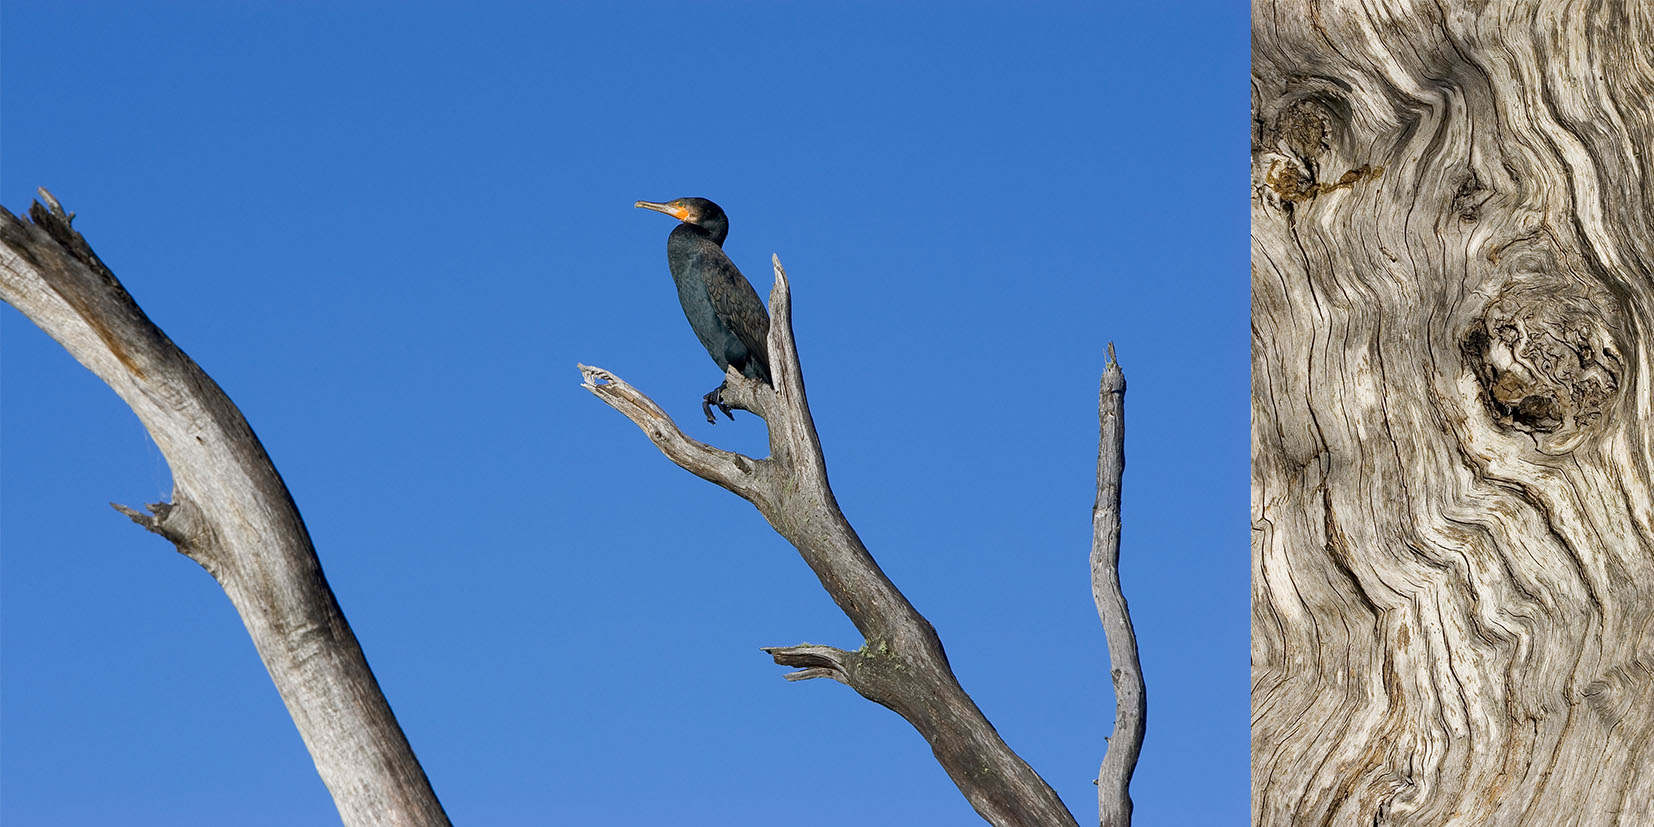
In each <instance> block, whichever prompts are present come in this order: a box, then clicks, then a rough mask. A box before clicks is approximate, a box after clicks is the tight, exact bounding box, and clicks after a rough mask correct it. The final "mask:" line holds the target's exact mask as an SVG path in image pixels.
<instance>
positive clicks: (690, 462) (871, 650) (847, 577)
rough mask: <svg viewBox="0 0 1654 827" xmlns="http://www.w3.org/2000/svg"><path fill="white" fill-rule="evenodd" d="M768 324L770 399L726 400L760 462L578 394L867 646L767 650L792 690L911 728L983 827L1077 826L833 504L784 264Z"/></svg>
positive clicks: (739, 385) (609, 380) (601, 378)
mask: <svg viewBox="0 0 1654 827" xmlns="http://www.w3.org/2000/svg"><path fill="white" fill-rule="evenodd" d="M770 316H771V323H770V335H769V351H770V367H771V369H772V371H773V374H774V380H775V387H774V388H773V389H771V388H770V387H768V386H766V385H764V383H762V382H759V381H756V380H750V379H747V378H745V377H743V376H741V375H739V374H737V373H735V372H734V371H730V372H729V373H728V374H727V378H728V383H729V384H728V390H727V391H726V392H725V397H724V398H725V399H726V400H729V401H731V402H732V403H734V404H737V405H738V406H739V407H743V408H745V409H747V410H749V411H752V412H754V413H757V414H758V415H760V416H762V417H763V418H764V419H765V421H766V422H768V424H769V432H770V456H769V458H767V459H753V458H752V457H747V456H743V455H741V454H736V453H731V452H728V451H721V450H719V449H717V448H713V447H711V446H709V445H706V444H705V443H702V442H698V441H696V440H694V439H691V438H689V437H688V436H686V435H685V434H684V433H683V431H682V430H680V429H679V428H678V426H677V425H676V424H674V423H673V422H672V419H671V418H670V417H668V416H667V415H666V414H665V413H664V412H663V411H661V409H660V408H659V407H658V406H656V405H655V403H654V402H652V401H650V400H649V398H648V397H646V396H644V395H643V394H642V393H640V392H639V391H638V390H637V389H635V388H633V387H632V386H631V385H628V384H626V383H625V382H623V381H621V380H620V379H618V378H617V377H615V376H614V375H613V374H611V373H609V372H608V371H605V370H602V369H600V368H594V367H587V366H585V365H581V366H580V370H581V373H582V374H583V375H584V376H585V387H586V388H587V389H588V390H590V391H591V392H592V393H594V394H596V395H597V396H598V398H600V399H602V400H603V401H605V402H607V403H609V404H610V405H612V406H613V407H614V408H615V409H616V410H618V411H620V412H621V413H623V414H625V415H626V416H627V417H628V418H629V419H631V420H632V421H633V422H634V423H636V424H637V426H638V427H639V428H642V429H643V432H644V433H645V434H647V435H648V436H649V438H650V439H651V440H653V441H654V443H655V445H656V446H658V447H659V448H660V449H661V451H662V452H663V453H665V454H666V456H667V458H669V459H671V460H672V461H673V462H675V463H677V464H678V465H679V466H681V467H683V468H684V469H686V470H688V471H690V472H691V473H694V474H695V475H697V476H699V477H701V478H703V479H706V480H709V481H711V482H714V483H717V484H718V485H721V486H723V487H724V488H727V489H729V490H730V491H733V492H735V493H736V494H739V495H740V496H741V497H743V498H745V499H747V500H749V501H750V502H752V504H753V505H754V506H756V507H757V508H758V511H759V513H761V514H763V515H764V518H765V519H766V520H768V521H769V523H770V525H771V526H773V527H774V528H775V530H776V531H777V532H778V533H780V534H781V536H783V537H785V538H786V539H787V540H788V541H789V542H791V543H792V544H793V546H795V547H796V548H797V549H798V551H799V554H801V555H802V556H803V557H804V561H805V562H806V563H808V564H809V566H810V568H811V569H812V570H813V571H815V573H816V576H817V577H818V578H820V580H821V585H822V586H823V587H824V588H826V589H827V593H828V594H829V595H831V596H832V598H833V601H834V602H836V603H837V604H838V605H839V608H840V609H842V610H843V611H844V613H845V614H846V615H847V616H848V617H849V618H850V621H851V622H852V623H854V624H855V626H856V629H857V630H858V631H860V632H861V634H862V636H863V638H864V639H865V640H864V642H863V644H862V646H861V648H859V649H856V650H855V651H849V650H845V649H838V648H834V647H831V646H809V645H805V646H789V647H775V648H768V649H765V650H764V651H766V652H768V653H769V654H770V656H771V657H773V658H774V659H775V662H776V663H778V664H781V665H782V666H792V667H797V669H798V671H796V672H793V673H791V674H789V675H788V676H787V677H788V678H789V679H791V680H804V679H808V678H832V679H833V680H836V681H839V682H840V683H844V684H846V685H848V686H849V687H851V688H852V689H854V690H856V691H857V692H858V693H860V694H861V695H862V696H863V697H865V698H867V699H868V700H871V701H874V702H875V703H878V704H880V705H882V706H885V707H888V708H890V709H891V710H894V711H895V712H896V713H897V714H899V715H901V716H902V717H903V718H905V719H907V721H908V722H909V723H911V724H912V725H913V727H914V728H915V729H917V730H918V731H919V734H921V735H923V736H924V738H925V740H926V741H927V742H929V743H930V746H931V750H932V751H933V752H934V753H935V755H936V760H937V761H938V762H939V763H940V764H941V765H942V768H943V769H944V770H946V771H947V773H948V776H949V777H951V778H952V779H953V781H954V783H955V784H957V785H958V786H959V789H960V791H961V792H963V793H964V794H965V797H966V798H967V799H968V800H969V801H970V802H971V806H973V807H975V808H976V811H977V812H978V813H980V814H981V815H982V817H983V818H985V819H987V820H988V821H989V822H992V823H993V824H996V825H1006V826H1007V827H1008V826H1009V825H1019V827H1035V825H1039V826H1040V827H1049V825H1073V824H1075V823H1076V822H1075V821H1074V817H1073V816H1072V815H1071V814H1070V813H1069V812H1068V810H1067V808H1066V807H1064V806H1063V803H1062V801H1061V799H1059V798H1058V797H1057V794H1056V792H1054V791H1053V790H1052V789H1051V787H1050V786H1049V785H1048V784H1046V783H1045V780H1044V779H1042V778H1040V777H1039V775H1038V774H1036V773H1035V772H1034V770H1033V769H1032V768H1030V767H1029V766H1028V764H1026V763H1025V762H1024V761H1023V760H1022V759H1021V758H1019V757H1018V756H1017V755H1016V753H1014V752H1012V751H1011V748H1010V747H1008V746H1006V744H1005V742H1004V740H1002V739H1001V738H1000V737H999V733H997V732H995V731H994V728H993V726H992V725H991V724H989V723H988V719H987V718H986V717H984V716H983V714H982V712H981V710H979V709H977V706H976V704H975V702H973V701H972V700H971V698H970V696H969V695H967V694H965V690H964V689H963V688H961V687H960V685H959V681H958V679H956V678H955V677H954V675H953V670H952V669H951V668H950V667H949V666H948V658H947V655H946V654H944V653H943V651H942V641H941V639H940V638H938V637H937V636H936V631H935V630H934V629H932V628H931V625H930V622H929V621H927V620H925V618H924V617H923V616H921V615H920V614H919V612H918V611H917V610H916V609H914V608H913V605H912V604H911V603H909V602H908V601H907V598H906V597H904V596H902V593H901V592H900V591H898V590H897V589H896V586H895V585H894V584H892V583H891V582H890V579H889V578H887V577H885V574H884V572H883V571H881V570H880V569H879V566H878V564H877V563H875V562H874V561H873V556H872V555H871V554H869V553H868V551H867V548H866V546H863V545H862V542H861V540H860V538H858V537H857V536H856V532H855V529H853V528H851V527H850V523H849V521H848V520H846V519H845V517H844V514H843V512H841V511H840V510H839V507H838V503H837V502H836V501H835V500H834V499H833V492H832V489H831V488H830V487H829V486H828V484H827V468H826V463H825V461H824V460H823V458H822V453H821V444H820V441H819V439H818V438H817V436H816V431H815V425H814V423H813V422H812V421H811V419H810V408H809V405H808V403H807V401H806V399H805V396H804V380H803V377H802V375H801V374H800V372H799V365H798V351H797V349H796V348H795V346H794V343H793V329H792V309H791V297H790V294H789V292H788V287H787V274H786V272H785V271H784V270H782V269H781V262H780V260H779V259H777V260H775V288H774V290H773V291H771V293H770Z"/></svg>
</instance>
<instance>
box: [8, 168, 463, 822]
mask: <svg viewBox="0 0 1654 827" xmlns="http://www.w3.org/2000/svg"><path fill="white" fill-rule="evenodd" d="M40 194H41V199H42V200H43V201H45V203H46V206H42V205H40V204H35V205H34V206H33V207H32V208H31V209H30V210H29V215H30V218H31V219H33V223H32V224H31V223H26V222H24V221H22V220H21V219H19V218H18V217H17V216H15V215H13V214H12V213H11V212H9V211H7V210H5V209H4V208H0V297H3V298H4V299H5V300H6V302H7V303H9V304H11V305H12V306H13V307H15V308H17V309H18V310H19V311H21V312H22V313H23V314H24V315H25V316H28V317H29V319H30V320H32V321H33V322H34V323H35V324H36V325H39V326H40V328H41V329H42V330H44V331H46V333H47V334H49V335H50V336H51V337H52V338H54V339H56V340H57V341H58V342H59V343H61V344H62V345H63V347H64V348H65V349H67V350H68V351H69V353H70V354H72V355H73V356H74V357H75V358H76V359H78V360H80V363H81V364H83V365H85V366H86V367H87V368H89V369H90V370H91V371H92V372H93V373H95V374H97V375H98V377H99V378H100V379H102V380H103V381H104V382H106V383H108V384H109V386H110V387H111V388H113V389H114V391H115V393H117V394H119V395H120V397H121V399H122V400H124V401H125V402H126V403H127V405H129V406H131V408H132V410H133V412H134V413H136V414H137V415H138V418H139V419H140V420H141V421H142V422H143V424H144V428H145V429H146V430H148V431H149V434H150V436H151V437H153V438H154V440H155V444H156V446H157V447H159V448H160V450H161V453H162V454H163V455H164V456H165V457H166V459H167V464H168V465H169V466H171V469H172V477H173V495H172V502H171V503H158V504H155V505H152V506H150V511H151V513H152V514H153V516H151V515H146V514H142V513H140V512H138V511H136V510H135V509H131V508H127V507H125V506H119V505H117V506H115V508H116V510H118V511H120V512H121V513H123V514H126V515H127V516H128V517H130V518H132V520H133V521H134V522H136V523H138V524H139V525H142V526H144V527H145V528H147V529H149V530H150V531H153V532H155V533H157V534H160V535H161V536H163V537H165V538H167V539H168V540H171V541H172V542H173V543H174V544H176V545H177V547H178V550H179V551H180V552H182V553H184V554H186V555H188V556H189V557H190V558H191V559H193V560H195V561H196V562H197V563H200V564H201V566H202V567H203V568H205V569H206V570H207V571H208V572H210V573H211V574H212V576H213V578H214V579H216V580H217V581H218V583H219V585H221V586H222V587H223V588H224V592H225V594H226V595H228V596H229V598H230V602H231V603H232V604H234V605H235V608H236V611H237V612H238V613H239V614H240V615H241V619H242V622H243V623H244V624H245V625H246V627H247V632H248V634H249V635H250V636H251V637H252V639H253V644H254V646H256V647H257V649H258V653H259V657H260V658H261V659H262V660H263V661H264V666H265V668H266V669H268V670H269V672H270V677H271V679H272V680H273V681H274V682H275V685H276V689H277V691H278V692H280V694H281V697H282V700H283V701H284V702H285V703H286V704H287V710H288V713H289V714H290V715H291V716H292V718H293V723H294V724H295V725H297V727H298V730H299V734H300V735H301V736H302V737H303V738H304V743H305V746H306V747H307V748H309V750H310V755H311V758H312V759H313V760H314V761H315V763H316V770H317V772H318V773H319V774H320V775H321V777H322V781H323V782H324V783H325V784H326V785H327V787H328V790H329V791H330V792H331V793H332V794H333V800H334V802H335V804H337V805H338V808H339V815H340V817H341V819H342V820H343V821H344V823H345V824H347V825H351V827H357V825H446V824H447V823H448V819H447V817H446V815H444V813H443V811H442V805H441V804H440V803H438V801H437V798H436V795H435V793H434V792H432V790H431V786H430V783H429V782H428V781H427V780H426V778H425V773H424V771H423V770H422V769H421V768H420V766H419V762H418V760H417V759H415V758H414V754H413V750H412V749H411V748H409V746H408V742H407V739H406V737H404V736H403V733H402V729H401V727H400V726H399V725H398V724H397V722H396V718H395V717H394V716H393V715H392V714H391V710H390V706H389V705H388V704H387V703H386V701H385V697H384V694H383V693H382V692H381V691H380V689H379V684H378V682H377V681H375V680H374V677H373V673H372V671H371V670H369V668H368V664H367V659H366V658H365V657H364V656H363V654H362V649H361V646H360V645H359V644H358V643H357V640H356V636H355V635H354V634H352V633H351V631H350V624H349V623H347V622H346V621H345V617H344V614H343V613H342V612H341V611H340V609H339V605H338V603H337V601H336V600H335V599H334V597H333V592H332V590H331V589H330V588H329V587H328V585H327V581H326V579H325V578H324V577H323V576H322V570H321V564H320V562H319V561H318V560H317V559H316V553H315V549H314V548H313V547H312V546H311V543H310V535H309V533H308V532H307V531H306V530H305V527H304V521H303V520H302V519H301V518H300V516H299V512H298V509H297V507H296V506H294V504H293V499H292V497H291V496H290V495H289V493H288V491H287V486H286V485H285V484H284V483H283V482H282V479H281V475H280V474H278V473H277V472H276V468H275V466H274V465H273V464H272V463H271V462H270V458H269V457H268V456H266V454H265V452H264V447H263V446H262V445H261V444H260V443H259V441H258V437H256V436H254V434H253V430H252V428H251V427H249V426H248V424H247V421H246V420H245V419H244V418H243V417H242V415H241V412H240V410H238V409H237V408H236V407H235V405H234V404H233V403H232V402H231V401H230V400H229V397H227V396H225V394H224V392H223V391H222V390H221V389H220V388H219V387H218V385H217V383H215V382H213V380H212V378H211V377H209V376H207V374H206V373H205V372H204V371H202V370H201V368H200V367H199V366H198V365H196V364H195V362H194V360H192V359H190V357H189V356H188V355H186V354H185V353H184V352H183V351H182V350H179V349H178V347H177V346H176V345H174V344H173V343H172V340H170V339H168V338H167V336H166V334H165V333H162V332H161V330H160V328H158V327H156V326H155V325H154V324H153V323H152V322H151V321H150V320H149V318H148V317H147V316H145V315H144V312H143V311H142V310H141V309H139V307H138V305H137V303H136V302H135V301H133V299H132V297H131V296H130V295H129V294H128V293H127V292H126V289H125V288H124V287H122V286H121V283H120V282H119V281H118V280H117V279H116V278H115V276H114V274H113V273H111V272H110V271H109V268H107V267H105V266H104V264H103V262H102V261H100V260H99V259H98V257H97V255H96V254H95V253H93V252H92V247H91V245H90V244H88V243H87V242H86V239H85V238H83V237H82V236H81V234H80V233H79V232H77V231H75V230H74V229H73V228H71V227H70V225H69V222H70V220H71V219H72V218H73V217H74V216H73V214H72V213H68V212H65V211H64V209H63V207H62V206H61V205H59V204H58V202H57V200H56V199H54V198H52V196H51V194H50V193H47V192H45V191H44V190H42V191H41V193H40Z"/></svg>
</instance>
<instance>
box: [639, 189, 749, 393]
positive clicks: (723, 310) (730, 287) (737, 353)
mask: <svg viewBox="0 0 1654 827" xmlns="http://www.w3.org/2000/svg"><path fill="white" fill-rule="evenodd" d="M632 206H634V207H642V208H643V209H646V210H654V211H655V212H661V213H666V214H667V215H670V216H672V217H673V218H676V219H678V220H679V221H682V222H683V223H682V224H679V225H678V226H676V227H673V228H672V234H671V235H669V236H667V237H666V264H667V266H668V267H670V268H672V281H674V282H677V284H678V301H679V302H682V303H683V315H685V316H687V317H688V318H689V326H690V327H692V328H694V329H695V338H697V339H700V340H701V345H702V346H704V347H705V348H706V352H707V353H708V354H709V355H711V356H712V361H714V362H717V363H718V368H719V369H720V370H725V371H727V370H729V369H730V368H731V367H733V368H735V369H736V370H737V371H740V373H741V375H742V376H746V377H748V378H750V379H762V380H764V383H765V384H768V385H772V386H773V385H774V383H773V382H771V381H770V352H769V348H768V346H767V345H766V342H767V341H768V340H769V335H770V314H769V312H768V311H766V310H765V309H764V303H763V302H762V301H760V300H759V298H758V291H756V290H754V289H752V284H751V283H750V282H748V281H747V277H746V276H743V275H741V271H740V270H738V269H736V267H735V263H734V262H732V261H730V260H729V256H727V255H724V239H725V238H728V237H729V217H728V216H726V215H724V211H723V208H721V207H719V206H718V205H717V204H714V203H712V202H711V201H708V200H706V199H705V198H679V199H677V200H674V201H667V202H666V203H664V204H658V203H655V202H653V201H639V202H637V203H636V204H633V205H632ZM727 384H728V382H727V381H726V382H720V383H718V387H716V388H713V389H712V391H711V392H710V393H708V394H707V395H706V396H705V397H703V398H702V400H701V411H702V412H703V413H705V414H706V421H708V422H713V423H716V422H717V421H718V420H717V419H716V418H714V417H713V416H712V406H713V405H717V406H718V409H719V410H721V411H723V412H724V416H727V417H729V418H730V419H734V418H735V416H734V415H733V414H731V413H730V412H729V411H730V408H729V406H728V405H725V404H724V400H723V392H724V387H725V385H727Z"/></svg>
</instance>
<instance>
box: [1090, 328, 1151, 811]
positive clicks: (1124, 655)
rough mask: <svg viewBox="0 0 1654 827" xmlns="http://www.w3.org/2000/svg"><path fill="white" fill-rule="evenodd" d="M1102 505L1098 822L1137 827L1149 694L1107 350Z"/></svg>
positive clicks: (1097, 513)
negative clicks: (1109, 694) (1135, 804)
mask: <svg viewBox="0 0 1654 827" xmlns="http://www.w3.org/2000/svg"><path fill="white" fill-rule="evenodd" d="M1097 419H1098V422H1099V428H1098V430H1099V434H1098V442H1097V504H1096V505H1095V506H1093V507H1092V509H1091V535H1092V537H1091V596H1092V598H1093V599H1094V600H1095V601H1096V602H1097V615H1098V617H1100V618H1101V619H1102V621H1103V631H1104V632H1106V633H1107V635H1108V663H1109V676H1110V677H1111V678H1112V679H1113V683H1114V734H1113V735H1111V736H1110V737H1109V739H1108V751H1107V752H1105V753H1104V754H1103V765H1102V767H1101V768H1100V769H1099V770H1098V772H1097V820H1098V823H1099V824H1101V825H1102V827H1129V825H1130V824H1131V790H1130V787H1131V773H1132V771H1133V770H1135V769H1136V768H1137V756H1138V753H1140V752H1142V750H1143V727H1144V725H1145V724H1146V723H1147V719H1148V695H1147V693H1146V692H1145V691H1144V689H1143V667H1142V664H1141V663H1139V662H1138V659H1137V633H1136V631H1134V630H1133V629H1132V625H1131V613H1130V612H1129V611H1127V610H1126V595H1125V592H1123V591H1121V590H1120V486H1121V481H1122V478H1123V477H1124V476H1125V473H1126V375H1125V373H1124V372H1122V371H1121V370H1120V363H1119V362H1116V361H1115V360H1114V345H1112V344H1111V345H1109V346H1108V368H1107V369H1106V370H1105V371H1104V372H1103V381H1102V384H1101V387H1100V388H1099V389H1098V392H1097Z"/></svg>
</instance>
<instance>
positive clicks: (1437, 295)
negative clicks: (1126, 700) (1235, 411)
mask: <svg viewBox="0 0 1654 827" xmlns="http://www.w3.org/2000/svg"><path fill="white" fill-rule="evenodd" d="M1253 12H1254V14H1253V75H1252V95H1253V101H1252V107H1253V115H1254V119H1253V133H1252V182H1253V192H1252V242H1253V247H1252V313H1253V363H1252V369H1253V386H1252V405H1253V423H1252V448H1253V470H1252V474H1253V477H1252V480H1253V485H1252V520H1253V523H1252V525H1253V543H1252V589H1253V601H1252V603H1253V613H1252V662H1253V681H1252V712H1253V728H1252V748H1253V776H1252V779H1253V781H1252V783H1253V798H1252V809H1253V821H1254V823H1257V824H1268V825H1306V824H1309V825H1313V824H1338V825H1345V824H1361V825H1368V824H1396V825H1400V824H1406V825H1431V826H1432V827H1435V826H1436V825H1448V824H1463V825H1471V824H1477V825H1480V824H1497V825H1559V824H1580V825H1609V824H1628V823H1637V819H1640V818H1645V817H1647V814H1649V813H1654V773H1651V772H1649V771H1648V768H1649V767H1650V766H1654V748H1651V736H1654V528H1651V526H1654V497H1651V494H1650V492H1651V470H1650V469H1651V468H1654V399H1651V393H1650V387H1651V384H1650V381H1651V377H1650V373H1649V371H1650V365H1651V364H1654V352H1651V350H1650V328H1651V326H1654V287H1651V270H1654V177H1651V173H1650V170H1649V165H1650V164H1651V163H1654V120H1651V118H1654V111H1651V108H1654V107H1651V101H1654V67H1651V59H1654V58H1651V55H1654V4H1650V3H1647V2H1637V1H1633V2H1527V1H1524V0H1510V1H1509V2H1456V3H1447V2H1443V3H1436V2H1396V1H1392V2H1367V3H1357V2H1310V1H1309V0H1282V1H1281V2H1270V0H1258V2H1256V3H1255V4H1254V6H1253Z"/></svg>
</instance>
